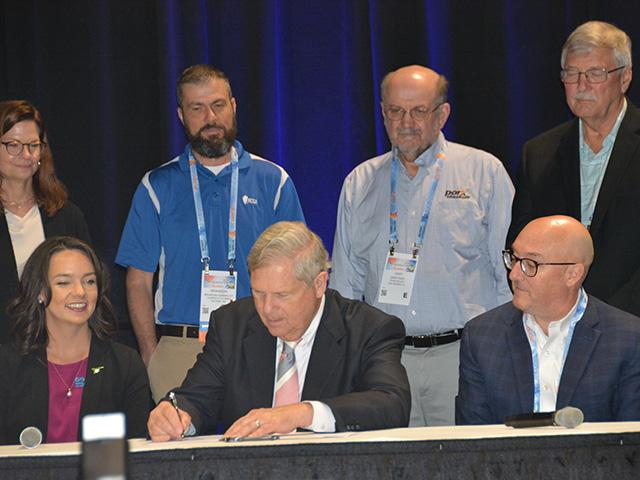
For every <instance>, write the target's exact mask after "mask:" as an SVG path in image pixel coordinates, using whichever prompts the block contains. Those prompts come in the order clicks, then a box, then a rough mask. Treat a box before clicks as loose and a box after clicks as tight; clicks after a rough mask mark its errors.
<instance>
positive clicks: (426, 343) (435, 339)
mask: <svg viewBox="0 0 640 480" xmlns="http://www.w3.org/2000/svg"><path fill="white" fill-rule="evenodd" d="M462 330H463V329H462V328H458V329H457V330H449V331H448V332H442V333H436V334H435V335H414V336H411V337H405V338H404V344H405V345H411V346H413V347H417V348H429V347H437V346H438V345H446V344H448V343H452V342H455V341H456V340H460V337H462Z"/></svg>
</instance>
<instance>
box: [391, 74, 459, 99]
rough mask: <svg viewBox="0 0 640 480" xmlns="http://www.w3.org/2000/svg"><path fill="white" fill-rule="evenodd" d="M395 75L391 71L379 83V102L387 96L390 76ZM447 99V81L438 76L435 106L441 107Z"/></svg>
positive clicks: (442, 76) (445, 78) (443, 77)
mask: <svg viewBox="0 0 640 480" xmlns="http://www.w3.org/2000/svg"><path fill="white" fill-rule="evenodd" d="M394 73H396V71H395V70H394V71H392V72H389V73H387V74H386V75H385V76H384V78H383V79H382V82H380V100H382V101H383V102H384V100H385V97H386V96H387V89H388V88H389V82H390V81H391V76H392V75H393V74H394ZM448 99H449V80H447V77H445V76H444V75H442V74H440V73H439V74H438V84H437V85H436V99H435V104H436V105H442V104H443V103H446V102H447V100H448Z"/></svg>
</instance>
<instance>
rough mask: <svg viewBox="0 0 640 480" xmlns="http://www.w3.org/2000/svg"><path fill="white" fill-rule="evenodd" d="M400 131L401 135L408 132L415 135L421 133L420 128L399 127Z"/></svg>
mask: <svg viewBox="0 0 640 480" xmlns="http://www.w3.org/2000/svg"><path fill="white" fill-rule="evenodd" d="M398 133H399V134H400V135H406V134H411V135H415V134H419V133H420V129H418V128H399V129H398Z"/></svg>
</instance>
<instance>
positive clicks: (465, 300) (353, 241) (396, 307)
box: [330, 65, 513, 427]
mask: <svg viewBox="0 0 640 480" xmlns="http://www.w3.org/2000/svg"><path fill="white" fill-rule="evenodd" d="M447 89H448V83H447V80H446V78H445V77H444V76H443V75H440V74H438V73H437V72H435V71H433V70H431V69H429V68H426V67H422V66H420V65H410V66H407V67H402V68H399V69H398V70H395V71H393V72H390V73H389V74H387V75H386V76H385V77H384V79H383V80H382V83H381V85H380V94H381V99H382V102H381V105H380V109H381V113H382V118H383V119H384V125H385V128H386V130H387V135H388V137H389V141H390V143H391V146H392V149H391V151H389V152H387V153H384V154H382V155H379V156H377V157H375V158H372V159H369V160H367V161H365V162H363V163H361V164H360V165H358V166H357V167H356V168H355V169H354V170H353V171H352V172H351V173H350V174H349V175H348V176H347V178H346V179H345V181H344V185H343V187H342V192H341V194H340V202H339V206H338V219H337V226H336V235H335V239H334V244H333V269H332V273H331V279H330V284H331V286H332V288H335V289H336V290H338V291H339V292H340V293H341V294H342V295H343V296H345V297H348V298H354V299H358V300H362V299H364V300H365V301H366V302H367V303H369V304H371V305H374V306H375V307H377V308H380V309H381V310H384V311H385V312H387V313H389V314H391V315H395V316H397V317H400V318H401V319H402V321H403V322H404V325H405V328H406V330H407V337H406V339H405V348H404V351H403V353H402V363H403V365H404V366H405V368H406V369H407V373H408V375H409V382H410V384H411V395H412V397H411V420H410V424H409V425H410V426H412V427H418V426H425V425H428V426H435V425H452V424H453V423H454V398H455V395H456V391H457V388H458V356H459V352H458V348H459V345H460V341H459V340H460V335H461V333H462V329H463V328H464V325H465V323H466V322H467V321H468V320H469V319H471V318H473V317H475V316H476V315H479V314H480V313H482V312H485V311H487V310H489V309H491V308H493V307H496V306H498V305H500V304H502V303H504V302H506V301H508V300H509V299H510V298H511V292H510V291H509V286H508V284H507V279H506V275H505V273H504V266H503V265H502V260H501V258H500V250H501V249H502V247H503V246H504V240H505V238H506V234H507V229H508V227H509V222H510V216H509V213H510V210H511V200H512V198H513V185H512V184H511V180H510V179H509V175H508V174H507V172H506V171H505V169H504V167H503V165H502V163H501V162H500V160H498V159H497V158H496V157H494V156H493V155H491V154H490V153H487V152H484V151H482V150H478V149H476V148H472V147H469V146H466V145H461V144H459V143H454V142H451V141H448V140H447V139H445V137H444V134H443V133H442V128H443V127H444V125H445V123H446V122H447V119H448V118H449V113H450V112H451V105H450V104H449V102H448V101H447Z"/></svg>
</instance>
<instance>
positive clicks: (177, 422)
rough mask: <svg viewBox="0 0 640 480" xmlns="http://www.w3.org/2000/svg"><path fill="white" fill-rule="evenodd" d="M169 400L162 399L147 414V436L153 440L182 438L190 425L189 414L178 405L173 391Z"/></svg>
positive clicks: (163, 440)
mask: <svg viewBox="0 0 640 480" xmlns="http://www.w3.org/2000/svg"><path fill="white" fill-rule="evenodd" d="M168 400H169V401H166V400H165V401H162V402H160V403H159V404H158V406H157V407H156V408H155V409H153V411H152V412H151V414H150V415H149V421H148V422H147V427H148V429H149V436H150V437H151V440H153V441H154V442H166V441H169V440H178V439H180V438H184V436H185V434H187V431H188V428H189V426H190V425H191V415H189V413H188V412H186V411H184V410H180V408H179V407H178V400H177V398H176V396H175V394H174V393H173V392H171V393H170V394H169V399H168Z"/></svg>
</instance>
